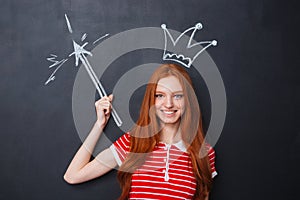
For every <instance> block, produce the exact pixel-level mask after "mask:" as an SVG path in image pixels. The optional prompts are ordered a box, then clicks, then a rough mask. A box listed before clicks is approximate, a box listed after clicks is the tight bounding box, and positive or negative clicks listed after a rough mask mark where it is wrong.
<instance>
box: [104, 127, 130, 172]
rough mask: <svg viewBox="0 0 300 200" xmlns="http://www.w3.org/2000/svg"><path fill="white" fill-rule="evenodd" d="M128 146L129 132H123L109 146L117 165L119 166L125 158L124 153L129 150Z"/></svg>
mask: <svg viewBox="0 0 300 200" xmlns="http://www.w3.org/2000/svg"><path fill="white" fill-rule="evenodd" d="M129 146H130V134H129V133H125V134H124V135H122V136H121V137H120V138H119V139H118V140H116V141H115V142H114V143H113V144H112V145H111V146H110V147H109V148H110V150H111V151H112V153H113V156H114V158H115V160H116V161H117V163H118V165H119V166H121V164H122V163H123V161H124V160H125V158H126V155H127V153H128V152H129Z"/></svg>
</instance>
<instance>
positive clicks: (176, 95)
mask: <svg viewBox="0 0 300 200" xmlns="http://www.w3.org/2000/svg"><path fill="white" fill-rule="evenodd" d="M182 97H183V94H175V95H174V99H176V100H180V99H182Z"/></svg>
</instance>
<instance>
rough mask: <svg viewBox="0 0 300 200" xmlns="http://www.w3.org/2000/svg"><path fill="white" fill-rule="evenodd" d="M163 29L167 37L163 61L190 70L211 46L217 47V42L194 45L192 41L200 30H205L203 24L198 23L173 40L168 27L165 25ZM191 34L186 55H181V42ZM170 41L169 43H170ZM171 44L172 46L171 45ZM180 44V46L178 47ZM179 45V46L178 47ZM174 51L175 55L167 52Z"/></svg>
mask: <svg viewBox="0 0 300 200" xmlns="http://www.w3.org/2000/svg"><path fill="white" fill-rule="evenodd" d="M161 28H162V29H163V31H164V36H165V47H164V53H163V60H171V61H175V62H177V63H180V64H182V65H183V66H185V67H187V68H190V67H191V65H192V64H193V62H194V60H195V59H196V58H197V57H198V56H199V55H200V54H201V53H202V52H203V51H205V50H206V49H207V48H209V47H210V46H216V45H217V41H216V40H212V41H201V42H196V43H194V44H192V41H193V40H194V35H195V33H196V32H197V31H198V30H201V29H202V28H203V26H202V24H201V23H197V24H196V25H195V26H193V27H190V28H188V29H186V30H185V31H184V32H182V33H181V34H180V35H179V36H178V37H177V38H176V39H174V38H173V36H172V35H171V33H170V32H169V30H168V29H167V26H166V25H165V24H162V25H161ZM189 32H192V33H191V35H190V38H189V40H188V42H187V44H186V43H185V44H184V45H185V47H184V53H180V52H179V49H180V47H178V46H181V45H182V42H181V40H183V39H182V38H183V36H184V35H186V34H188V33H189ZM168 41H169V42H168ZM170 43H171V44H170ZM179 43H180V45H178V44H179ZM176 45H177V46H176ZM170 49H173V50H174V51H173V53H170V52H167V50H170Z"/></svg>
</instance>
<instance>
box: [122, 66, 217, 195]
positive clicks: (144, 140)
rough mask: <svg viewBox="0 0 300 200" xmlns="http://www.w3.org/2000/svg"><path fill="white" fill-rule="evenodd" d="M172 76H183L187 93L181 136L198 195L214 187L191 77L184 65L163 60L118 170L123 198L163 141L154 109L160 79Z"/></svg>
mask: <svg viewBox="0 0 300 200" xmlns="http://www.w3.org/2000/svg"><path fill="white" fill-rule="evenodd" d="M168 76H175V77H176V78H177V79H178V80H179V82H180V84H181V86H182V89H183V93H184V95H183V96H184V98H185V99H184V101H185V112H184V113H183V114H182V116H181V120H180V128H181V134H182V135H181V138H182V140H183V142H184V143H185V145H186V147H187V152H188V153H189V155H190V158H191V162H192V166H193V172H194V175H195V177H196V182H197V188H196V192H195V195H194V199H199V200H204V199H205V197H206V196H207V195H208V193H209V191H210V190H211V186H212V175H211V169H210V165H209V160H208V157H207V156H205V157H203V158H201V157H200V149H201V146H202V145H203V144H204V134H203V128H202V119H201V113H200V108H199V104H198V100H197V97H196V95H195V93H194V89H193V87H192V81H191V78H190V76H189V75H188V73H187V72H186V71H185V69H183V68H182V67H180V66H178V65H175V64H163V65H161V66H160V67H158V68H157V69H156V70H155V71H154V73H153V74H152V76H151V78H150V80H149V82H148V84H147V87H146V91H145V96H144V99H143V101H142V105H141V109H140V116H139V119H138V120H137V123H136V125H135V126H134V128H133V129H132V130H131V131H130V135H131V137H130V148H129V151H130V153H129V154H128V156H127V157H126V159H125V160H124V162H123V164H122V165H121V166H120V169H119V171H118V180H119V183H120V186H121V188H122V194H121V196H120V198H119V199H120V200H125V199H128V197H129V192H130V187H131V177H132V174H133V173H134V171H135V170H136V169H138V168H139V167H140V166H141V165H142V164H143V163H144V161H145V159H146V157H147V153H150V152H152V151H153V149H154V147H155V145H156V144H157V143H158V142H159V139H160V134H159V132H160V129H161V127H160V125H159V120H158V118H157V116H156V114H155V111H154V109H153V108H154V105H155V92H156V86H157V83H158V81H159V80H160V79H161V78H165V77H168ZM191 122H194V123H191Z"/></svg>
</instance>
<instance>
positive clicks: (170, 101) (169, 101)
mask: <svg viewBox="0 0 300 200" xmlns="http://www.w3.org/2000/svg"><path fill="white" fill-rule="evenodd" d="M164 104H165V107H166V108H172V107H173V99H172V96H170V95H167V97H166V98H165V102H164Z"/></svg>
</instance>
